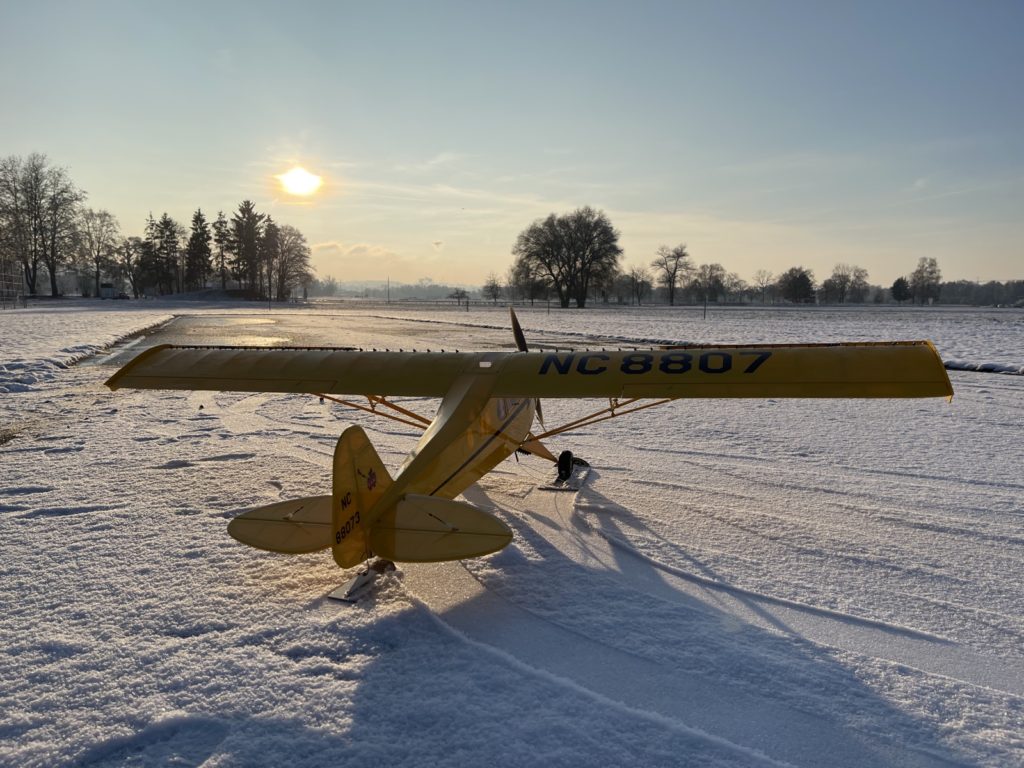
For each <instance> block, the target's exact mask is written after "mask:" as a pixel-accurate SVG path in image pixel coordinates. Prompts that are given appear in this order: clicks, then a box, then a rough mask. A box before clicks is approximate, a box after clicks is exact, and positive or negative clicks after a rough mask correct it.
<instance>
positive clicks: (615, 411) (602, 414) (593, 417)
mask: <svg viewBox="0 0 1024 768" xmlns="http://www.w3.org/2000/svg"><path fill="white" fill-rule="evenodd" d="M677 399H678V398H675V397H666V398H663V399H661V400H652V401H651V402H649V403H644V404H643V405H638V406H636V407H635V408H629V407H628V406H630V405H632V404H633V403H636V402H639V401H640V400H641V398H639V397H631V398H629V399H628V400H623V401H619V399H618V398H612V399H610V400H609V401H608V407H607V408H602V409H601V410H600V411H594V412H593V413H591V414H588V415H587V416H584V417H583V418H580V419H576V421H570V422H568V423H567V424H562V425H561V426H559V427H555V428H554V429H549V430H548V431H547V432H543V433H541V434H539V435H534V439H535V440H546V439H547V438H549V437H553V436H555V435H560V434H562V433H563V432H568V431H569V430H571V429H579V428H580V427H589V426H590V425H591V424H597V423H598V422H600V421H608V419H615V418H618V417H619V416H625V415H626V414H627V413H636V412H637V411H642V410H644V409H645V408H653V407H654V406H656V405H664V404H665V403H671V402H672V401H673V400H677ZM623 408H624V409H625V410H620V409H623Z"/></svg>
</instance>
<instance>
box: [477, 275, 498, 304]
mask: <svg viewBox="0 0 1024 768" xmlns="http://www.w3.org/2000/svg"><path fill="white" fill-rule="evenodd" d="M502 290H503V289H502V287H501V281H500V280H499V279H498V276H497V275H496V274H494V273H493V272H491V274H489V275H488V276H487V281H486V282H485V283H484V287H483V288H482V290H481V292H482V293H483V295H484V296H485V297H486V298H488V299H490V300H491V301H493V302H494V303H495V304H497V303H498V299H500V298H501V294H502Z"/></svg>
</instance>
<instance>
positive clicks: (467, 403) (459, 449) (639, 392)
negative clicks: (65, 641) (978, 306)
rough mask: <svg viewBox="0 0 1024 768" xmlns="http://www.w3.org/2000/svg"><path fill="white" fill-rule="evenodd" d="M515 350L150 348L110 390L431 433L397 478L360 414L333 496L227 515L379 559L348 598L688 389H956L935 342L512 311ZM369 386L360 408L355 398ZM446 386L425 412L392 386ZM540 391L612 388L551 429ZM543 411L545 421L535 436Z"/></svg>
mask: <svg viewBox="0 0 1024 768" xmlns="http://www.w3.org/2000/svg"><path fill="white" fill-rule="evenodd" d="M511 320H512V330H513V333H514V335H515V340H516V346H517V347H518V351H517V352H415V351H413V352H404V351H399V352H393V351H367V350H361V349H360V350H355V349H347V348H344V349H343V348H295V347H284V348H280V347H278V348H254V347H183V346H172V345H162V346H157V347H153V348H151V349H148V350H146V351H144V352H142V353H141V354H140V355H138V356H137V357H136V358H135V359H134V360H132V361H131V362H129V363H128V364H127V365H125V366H124V367H123V368H122V369H121V370H120V371H118V372H117V373H116V374H114V376H112V377H111V378H110V380H109V381H107V386H108V387H110V388H111V389H115V390H116V389H122V388H136V389H184V390H214V391H236V392H290V393H306V394H311V395H317V396H320V397H323V398H328V399H331V400H333V401H335V402H338V403H341V404H342V405H345V406H348V407H352V408H357V409H360V410H364V411H369V412H371V413H375V414H378V415H383V416H387V417H389V418H393V419H396V420H398V421H401V422H402V423H404V424H408V425H412V426H415V427H419V428H421V429H422V430H423V436H422V437H421V438H420V440H419V443H418V444H417V445H416V447H415V449H414V450H413V451H412V453H411V454H409V457H408V458H407V459H406V460H405V462H404V463H403V464H402V466H401V467H400V468H399V469H398V470H397V472H396V473H395V474H394V476H392V475H391V473H390V472H388V469H387V467H385V466H384V464H383V462H381V459H380V457H379V456H378V455H377V452H376V451H375V450H374V448H373V446H372V445H371V444H370V441H369V440H368V439H367V436H366V433H365V432H364V431H363V430H362V428H361V427H359V426H351V427H349V428H348V429H346V430H345V431H344V432H343V433H342V435H341V438H340V439H339V440H338V443H337V446H336V448H335V450H334V459H333V473H332V474H333V487H332V492H331V494H330V495H324V496H312V497H308V498H303V499H296V500H294V501H286V502H278V503H275V504H270V505H269V506H264V507H259V508H257V509H253V510H249V511H247V512H245V513H243V514H241V515H239V516H238V517H236V518H234V519H233V520H232V521H231V523H230V524H229V525H228V532H229V533H230V534H231V535H232V536H233V537H235V538H236V539H238V540H239V541H241V542H243V543H245V544H248V545H250V546H253V547H257V548H260V549H265V550H270V551H272V552H287V553H305V552H314V551H317V550H320V549H327V548H328V547H330V548H331V553H332V555H333V556H334V561H335V562H336V563H337V564H338V565H339V566H340V567H342V568H351V567H354V566H357V565H359V564H361V563H368V562H369V561H370V560H371V559H372V558H374V557H377V558H379V560H378V561H377V562H376V563H375V565H374V566H373V567H367V568H365V569H364V570H363V571H362V572H361V573H360V575H359V576H357V577H356V578H355V579H353V580H352V582H350V583H349V584H348V585H346V586H345V587H341V588H339V590H336V591H335V593H332V596H335V597H341V598H342V599H344V598H346V597H352V595H354V594H355V593H356V592H358V591H359V590H360V589H361V588H362V587H363V586H364V585H366V584H367V583H369V582H370V581H372V579H373V577H374V576H375V575H376V573H377V572H378V571H380V570H382V565H383V566H385V567H390V568H393V567H394V566H393V565H392V563H393V562H437V561H442V560H461V559H463V558H470V557H477V556H480V555H485V554H488V553H491V552H496V551H498V550H499V549H501V548H502V547H504V546H506V545H507V544H508V543H509V542H510V541H511V540H512V531H511V530H510V529H509V527H508V526H507V525H505V523H504V522H502V521H501V520H499V519H498V518H496V517H494V516H493V515H491V514H489V513H487V512H485V511H483V510H481V509H478V508H477V507H474V506H472V505H471V504H468V503H466V502H463V501H456V497H458V496H459V494H460V493H462V492H463V491H464V490H466V489H467V488H469V487H470V486H471V485H472V484H473V483H475V482H476V481H477V480H479V479H480V478H481V477H483V476H484V475H485V474H487V472H489V471H490V470H491V469H493V468H494V467H495V466H497V465H498V464H499V463H501V462H502V461H503V460H505V459H506V458H508V457H509V456H510V455H512V454H513V453H514V452H515V451H517V450H519V451H524V452H527V453H532V454H535V455H538V456H541V457H544V458H546V459H549V460H551V461H552V462H556V463H558V464H559V475H560V477H563V478H564V477H567V476H568V475H569V473H570V472H571V471H572V465H573V459H572V456H571V454H570V453H569V452H563V454H562V455H561V456H560V457H559V458H556V457H555V456H554V455H553V454H552V453H551V452H550V451H549V450H548V449H547V448H546V447H545V446H544V443H543V442H542V441H543V440H546V439H547V438H550V437H553V436H554V435H557V434H560V433H562V432H565V431H567V430H569V429H576V428H579V427H583V426H587V425H590V424H594V423H596V422H599V421H603V420H606V419H610V418H615V417H619V416H624V415H626V414H629V413H635V412H636V411H638V410H641V409H644V408H649V407H652V406H656V405H663V404H665V403H669V402H671V401H673V400H677V399H681V398H712V397H713V398H719V397H749V398H765V397H771V398H780V397H803V398H837V397H871V398H874V397H951V396H952V394H953V389H952V386H951V385H950V383H949V377H948V376H947V375H946V371H945V368H944V366H943V364H942V360H941V359H940V358H939V355H938V353H937V352H936V350H935V347H934V346H933V345H932V344H931V343H930V342H927V341H906V342H903V341H901V342H867V343H837V344H761V345H753V346H739V345H729V346H727V345H718V346H707V347H704V346H693V347H662V348H657V349H630V350H618V351H605V350H583V351H569V352H563V351H554V352H550V351H538V352H530V351H528V350H527V345H526V341H525V339H524V337H523V332H522V329H521V328H520V325H519V322H518V320H517V319H516V316H515V312H514V311H512V312H511ZM354 396H357V397H361V398H365V400H366V402H365V404H364V403H363V402H359V401H356V400H351V399H345V398H351V397H354ZM399 396H407V397H438V398H441V403H440V407H439V408H438V410H437V413H436V414H435V415H434V417H433V418H432V419H429V418H427V417H425V416H422V415H420V414H417V413H415V412H413V411H411V410H409V409H406V408H404V407H402V406H400V405H398V404H397V403H394V402H392V401H390V400H389V399H388V398H389V397H399ZM542 397H553V398H607V399H608V401H609V402H608V406H607V407H604V408H602V409H600V410H597V411H595V412H594V413H592V414H590V415H589V416H587V417H585V418H583V419H577V420H575V421H573V422H571V423H569V424H565V425H562V426H560V427H556V428H554V429H545V428H544V425H543V417H542V415H541V408H540V401H539V399H540V398H542ZM535 416H536V417H537V422H538V424H539V425H540V427H541V430H542V431H541V432H539V433H534V432H532V431H531V430H532V428H533V424H534V420H535Z"/></svg>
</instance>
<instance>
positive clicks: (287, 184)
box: [277, 166, 324, 197]
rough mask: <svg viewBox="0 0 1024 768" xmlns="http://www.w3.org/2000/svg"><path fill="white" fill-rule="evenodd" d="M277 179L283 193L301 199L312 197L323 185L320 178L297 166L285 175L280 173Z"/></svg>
mask: <svg viewBox="0 0 1024 768" xmlns="http://www.w3.org/2000/svg"><path fill="white" fill-rule="evenodd" d="M277 178H278V180H280V182H281V186H282V187H284V191H285V192H287V193H288V194H289V195H300V196H302V197H307V196H309V195H312V194H313V193H314V192H316V191H317V190H318V189H320V187H321V185H322V184H323V183H324V180H323V179H322V178H321V177H320V176H316V175H314V174H312V173H310V172H309V171H307V170H306V169H305V168H301V167H299V166H295V167H294V168H292V169H291V170H290V171H288V172H287V173H282V174H281V175H280V176H278V177H277Z"/></svg>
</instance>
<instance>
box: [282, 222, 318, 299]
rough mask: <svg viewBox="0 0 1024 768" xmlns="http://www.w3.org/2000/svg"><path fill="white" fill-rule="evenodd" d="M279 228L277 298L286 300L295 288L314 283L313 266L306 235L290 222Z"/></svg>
mask: <svg viewBox="0 0 1024 768" xmlns="http://www.w3.org/2000/svg"><path fill="white" fill-rule="evenodd" d="M277 230H278V234H277V241H278V259H277V274H276V278H277V299H278V301H284V300H285V299H286V298H288V296H290V295H291V292H292V291H293V290H295V289H297V288H298V287H300V286H303V285H309V284H311V283H312V280H313V268H312V266H311V265H310V261H309V260H310V250H309V245H308V244H307V243H306V237H305V235H303V234H302V233H301V232H299V230H297V229H296V228H295V227H293V226H291V225H289V224H282V225H281V226H280V227H278V228H277Z"/></svg>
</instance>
